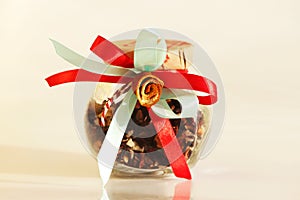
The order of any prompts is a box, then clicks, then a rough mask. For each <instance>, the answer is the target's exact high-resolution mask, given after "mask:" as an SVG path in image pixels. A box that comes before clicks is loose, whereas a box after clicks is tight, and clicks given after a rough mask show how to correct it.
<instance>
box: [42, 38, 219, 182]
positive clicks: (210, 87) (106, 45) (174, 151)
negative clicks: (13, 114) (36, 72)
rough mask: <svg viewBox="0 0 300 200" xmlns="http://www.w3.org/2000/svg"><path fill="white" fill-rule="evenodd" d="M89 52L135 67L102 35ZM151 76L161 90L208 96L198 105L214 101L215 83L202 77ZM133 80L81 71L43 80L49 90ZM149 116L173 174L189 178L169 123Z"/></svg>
mask: <svg viewBox="0 0 300 200" xmlns="http://www.w3.org/2000/svg"><path fill="white" fill-rule="evenodd" d="M90 49H91V51H92V52H93V53H95V54H96V55H97V56H99V57H100V58H101V59H103V60H104V61H105V62H106V63H107V64H112V65H115V66H121V67H125V68H133V67H134V64H133V63H134V62H133V60H132V59H131V58H130V57H128V56H127V55H126V54H125V53H124V52H123V51H122V50H121V49H120V48H118V47H117V46H116V45H114V44H113V43H111V42H110V41H108V40H106V39H105V38H103V37H101V36H98V37H97V38H96V40H95V41H94V43H93V44H92V46H91V48H90ZM151 73H152V74H153V75H155V76H157V77H158V78H160V79H161V80H162V81H163V82H164V87H166V88H174V89H188V90H195V91H200V92H205V93H207V94H208V95H207V96H197V97H198V100H199V104H203V105H211V104H213V103H215V102H216V101H217V86H216V84H215V83H214V82H213V81H211V80H209V79H207V78H205V77H203V76H198V75H194V74H188V73H187V71H186V70H177V71H174V72H171V71H159V70H157V71H154V72H151ZM133 79H134V78H131V77H126V76H109V75H102V74H96V73H92V72H89V71H86V70H83V69H75V70H69V71H64V72H60V73H57V74H54V75H52V76H50V77H48V78H46V81H47V82H48V84H49V86H50V87H52V86H56V85H60V84H64V83H68V82H81V81H88V82H108V83H124V84H126V83H129V82H131V81H133ZM180 80H184V81H180ZM149 114H150V117H151V119H152V122H153V125H154V127H155V129H156V131H157V135H158V137H159V139H160V141H161V144H162V146H163V148H164V151H165V154H166V156H167V158H168V160H169V163H170V166H171V168H172V170H173V173H174V174H175V175H176V176H177V177H182V178H186V179H191V173H190V170H189V168H188V165H187V163H186V160H185V157H184V155H183V153H182V150H181V148H180V145H179V144H178V141H177V140H176V139H175V140H174V138H176V136H175V133H174V131H173V128H172V126H171V123H170V121H169V120H168V119H164V118H160V117H159V116H157V115H156V114H155V113H154V112H153V111H152V110H151V109H149Z"/></svg>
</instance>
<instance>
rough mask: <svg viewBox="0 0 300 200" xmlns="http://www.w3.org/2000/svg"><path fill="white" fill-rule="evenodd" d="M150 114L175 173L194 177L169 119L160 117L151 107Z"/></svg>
mask: <svg viewBox="0 0 300 200" xmlns="http://www.w3.org/2000/svg"><path fill="white" fill-rule="evenodd" d="M149 115H150V117H151V120H152V123H153V125H154V128H155V130H156V132H157V135H158V137H159V140H160V142H161V144H162V146H163V149H164V151H165V154H166V156H167V158H168V160H169V163H170V165H171V168H172V170H173V173H174V175H175V176H177V177H179V178H186V179H189V180H190V179H192V176H191V172H190V170H189V167H188V165H187V162H186V160H185V157H184V155H183V153H182V149H181V148H180V145H179V143H178V140H177V138H176V136H175V133H174V131H173V128H172V125H171V123H170V121H169V119H164V118H161V117H159V116H158V115H156V114H155V113H154V112H153V111H152V109H149Z"/></svg>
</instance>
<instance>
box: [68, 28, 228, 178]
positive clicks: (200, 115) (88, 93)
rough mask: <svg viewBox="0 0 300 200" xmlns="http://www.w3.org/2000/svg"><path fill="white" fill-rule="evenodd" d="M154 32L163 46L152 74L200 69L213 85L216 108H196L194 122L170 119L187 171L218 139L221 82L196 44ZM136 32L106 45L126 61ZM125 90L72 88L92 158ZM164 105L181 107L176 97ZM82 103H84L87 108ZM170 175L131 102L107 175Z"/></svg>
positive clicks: (145, 120) (142, 110)
mask: <svg viewBox="0 0 300 200" xmlns="http://www.w3.org/2000/svg"><path fill="white" fill-rule="evenodd" d="M155 31H157V32H158V33H159V34H160V35H162V36H163V37H164V38H165V39H166V43H167V46H168V52H167V58H166V61H165V63H164V64H163V65H162V66H161V67H160V68H159V69H158V70H166V71H174V70H185V71H187V73H189V74H196V75H202V76H205V75H206V74H205V73H202V72H204V71H206V72H209V73H208V75H211V77H210V78H214V79H213V80H214V81H215V82H216V83H217V85H218V93H219V102H218V103H217V104H218V106H216V108H215V105H210V106H207V105H200V104H199V105H198V111H197V115H196V116H195V117H194V118H178V119H170V123H171V125H172V128H173V131H174V133H175V134H176V138H177V140H178V143H179V145H180V147H181V149H182V153H183V155H184V157H185V159H186V161H187V164H188V165H189V167H193V166H195V165H196V164H197V162H198V161H199V159H201V158H204V157H205V156H206V155H208V153H209V152H210V151H211V150H212V148H213V147H214V145H215V143H216V141H217V139H218V138H219V135H220V132H221V128H222V124H223V119H224V94H223V88H222V83H221V80H220V77H219V76H218V73H217V71H216V69H215V67H214V65H213V63H212V62H211V60H210V59H209V57H208V56H207V54H206V53H205V52H204V51H203V49H202V48H201V47H200V46H199V45H197V44H196V43H195V42H193V41H192V40H190V39H188V38H187V37H185V36H183V35H180V34H178V33H175V32H172V31H168V30H162V29H155ZM138 32H139V30H135V31H131V32H126V33H123V34H120V35H118V36H116V37H114V38H111V39H110V41H111V42H113V43H114V44H115V45H117V46H118V47H119V48H120V49H121V50H123V51H124V52H125V53H126V55H128V56H129V57H131V58H132V57H133V49H134V44H135V38H136V36H137V34H138ZM90 58H91V59H95V60H97V61H99V62H101V60H99V58H98V57H96V56H95V55H94V54H91V55H90ZM207 68H208V69H209V70H207ZM202 69H204V70H202ZM215 78H216V79H217V81H216V80H215ZM174 81H181V80H174ZM220 88H221V89H220ZM131 89H132V85H130V84H127V85H126V84H125V85H123V84H119V83H96V84H95V83H85V84H76V86H75V93H74V116H75V122H76V125H77V129H78V132H79V136H80V138H81V139H82V143H83V145H84V146H85V147H86V148H87V150H88V152H89V153H90V154H91V155H92V156H93V157H95V158H96V157H97V155H98V152H99V149H100V148H101V145H102V143H103V140H104V138H105V135H106V132H107V130H108V128H109V127H110V122H111V120H112V118H113V117H114V113H115V111H116V109H117V108H118V106H119V105H120V103H121V101H122V100H123V98H124V94H125V93H126V92H127V91H128V90H131ZM220 99H221V100H220ZM166 102H167V103H168V105H169V107H170V109H171V110H172V111H173V112H174V113H175V114H180V113H181V109H182V105H181V104H180V102H179V101H178V100H177V99H176V98H173V99H166ZM220 102H221V103H220ZM86 104H88V106H87V107H86ZM214 113H217V114H218V116H219V117H218V118H219V119H221V121H219V120H218V122H216V121H214V118H213V114H214ZM212 126H214V127H212ZM171 172H172V170H171V167H170V163H169V161H168V159H167V157H166V155H165V153H164V150H163V147H162V145H161V144H160V141H159V138H158V137H157V133H156V131H155V129H154V127H153V124H152V120H151V117H150V116H149V113H148V110H147V108H146V107H145V106H142V105H141V104H140V103H139V102H137V103H136V105H135V108H134V111H133V113H132V115H131V119H130V121H129V124H128V126H127V129H126V131H125V132H124V137H123V139H122V143H121V146H120V148H119V151H118V155H117V158H116V161H115V165H114V169H113V173H114V174H115V175H122V176H131V175H134V176H148V175H150V176H160V175H162V174H168V173H171Z"/></svg>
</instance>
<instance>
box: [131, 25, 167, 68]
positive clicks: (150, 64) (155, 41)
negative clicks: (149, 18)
mask: <svg viewBox="0 0 300 200" xmlns="http://www.w3.org/2000/svg"><path fill="white" fill-rule="evenodd" d="M166 56H167V44H166V41H165V40H164V39H162V38H161V37H160V36H159V35H158V34H156V33H154V32H152V31H150V30H142V31H141V32H140V33H139V35H138V37H137V39H136V44H135V49H134V67H135V68H136V69H138V70H140V71H154V70H156V69H157V68H158V67H160V66H161V65H162V64H163V63H164V61H165V59H166Z"/></svg>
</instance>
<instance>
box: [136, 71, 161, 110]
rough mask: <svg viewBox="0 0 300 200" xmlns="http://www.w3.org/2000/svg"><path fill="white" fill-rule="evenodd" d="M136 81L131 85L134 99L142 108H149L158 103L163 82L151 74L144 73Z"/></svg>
mask: <svg viewBox="0 0 300 200" xmlns="http://www.w3.org/2000/svg"><path fill="white" fill-rule="evenodd" d="M136 80H137V81H135V84H133V87H134V88H133V89H134V90H135V93H136V97H137V99H138V101H139V103H140V104H141V105H142V106H145V107H147V108H150V107H151V106H152V105H154V104H156V103H157V102H158V101H159V99H160V95H161V93H162V88H163V86H164V82H163V81H162V80H160V79H159V78H158V77H156V76H154V75H152V74H151V73H144V74H142V75H141V76H139V77H137V79H136Z"/></svg>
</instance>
